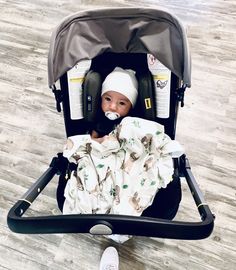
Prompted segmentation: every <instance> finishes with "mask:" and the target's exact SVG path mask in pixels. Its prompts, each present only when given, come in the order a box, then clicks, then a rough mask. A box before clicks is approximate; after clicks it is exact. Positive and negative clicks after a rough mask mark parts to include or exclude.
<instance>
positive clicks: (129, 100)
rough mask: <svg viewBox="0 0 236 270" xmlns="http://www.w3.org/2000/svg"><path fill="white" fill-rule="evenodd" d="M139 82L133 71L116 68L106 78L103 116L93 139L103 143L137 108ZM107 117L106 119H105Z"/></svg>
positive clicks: (103, 90)
mask: <svg viewBox="0 0 236 270" xmlns="http://www.w3.org/2000/svg"><path fill="white" fill-rule="evenodd" d="M137 96H138V82H137V79H136V77H135V72H134V71H133V70H131V69H126V70H125V69H122V68H120V67H116V68H115V69H114V70H113V71H112V72H111V73H110V74H108V76H107V77H106V78H105V80H104V82H103V84H102V91H101V99H102V101H101V109H102V112H103V114H104V115H103V116H102V117H101V119H100V121H98V123H97V124H96V126H95V128H94V130H93V131H92V134H91V137H92V138H93V139H94V140H96V141H98V142H100V143H102V142H103V141H104V139H105V138H106V136H105V135H107V134H108V133H110V132H111V131H112V130H113V129H114V127H115V126H116V125H117V124H118V123H119V122H120V121H121V119H122V118H123V117H125V116H127V115H128V114H129V112H130V111H131V109H132V108H133V107H134V106H135V103H136V100H137ZM104 116H105V117H104Z"/></svg>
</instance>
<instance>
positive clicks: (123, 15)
mask: <svg viewBox="0 0 236 270" xmlns="http://www.w3.org/2000/svg"><path fill="white" fill-rule="evenodd" d="M121 22H122V23H121ZM114 29H116V34H115V35H114ZM149 56H150V57H151V58H150V59H152V57H153V59H154V58H157V59H158V60H159V61H160V63H161V65H162V67H164V68H165V69H168V70H169V74H171V75H170V76H169V77H168V75H163V74H162V75H161V76H160V74H157V73H155V72H154V71H153V70H152V69H151V68H150V66H149V64H148V63H149V62H148V61H147V57H149ZM83 61H85V62H83ZM86 61H87V62H86ZM81 63H89V64H88V65H87V67H88V68H86V70H87V74H86V76H85V79H84V82H83V86H81V91H80V92H76V91H72V90H73V89H74V88H73V84H70V83H71V82H79V83H80V85H81V84H82V82H81V78H74V77H73V72H74V70H75V69H76V68H75V67H76V66H77V65H78V66H80V64H81ZM150 63H151V64H153V63H152V61H151V62H150ZM115 66H121V67H123V68H131V69H134V70H135V71H136V74H137V79H138V82H139V91H138V92H139V96H138V102H137V105H136V106H135V108H134V110H133V112H132V113H133V115H134V116H138V117H143V118H145V119H149V120H153V121H156V122H158V123H160V124H162V125H164V127H165V133H166V134H168V135H169V136H170V138H171V139H174V138H175V127H176V122H177V114H178V107H179V103H181V106H183V105H184V104H183V102H184V99H183V98H184V91H185V88H186V87H190V85H191V80H190V73H191V72H190V71H191V65H190V56H189V52H188V46H187V40H186V35H185V31H184V29H183V27H182V25H181V23H180V22H179V20H178V19H177V18H176V17H174V16H173V15H171V14H170V13H168V12H166V11H162V10H158V9H145V8H144V9H139V8H115V9H112V10H111V9H99V10H93V11H92V10H91V11H84V12H79V13H76V14H73V15H71V16H69V17H67V18H65V20H63V21H62V23H61V24H60V25H59V26H58V27H57V28H56V29H55V31H54V32H53V35H52V39H51V45H50V51H49V57H48V72H49V74H48V75H49V86H50V88H51V89H52V91H53V93H54V94H55V98H56V106H57V110H58V111H60V110H61V103H62V106H63V114H64V120H65V128H66V135H67V137H69V136H73V135H77V134H86V133H88V132H89V131H90V130H91V129H92V127H93V125H94V122H96V113H97V111H98V110H99V108H98V104H99V103H100V102H99V99H100V91H101V84H102V81H103V79H104V78H105V76H106V75H107V74H108V73H109V72H110V71H111V70H112V69H113V68H114V67H115ZM76 72H77V71H76ZM83 76H84V75H83ZM166 76H167V77H166ZM58 80H59V81H60V87H61V89H60V90H59V89H57V86H56V85H57V81H58ZM168 87H169V91H168V92H167V93H168V95H166V96H165V98H164V99H161V98H160V96H159V94H160V93H161V94H163V92H161V91H160V92H157V90H163V89H164V90H165V89H168ZM76 89H79V88H78V87H77V86H76ZM82 89H83V91H82ZM76 93H77V94H78V95H77V94H76ZM75 95H77V98H76V97H75ZM162 97H163V96H162ZM160 100H162V101H163V100H164V101H165V102H166V100H167V101H168V104H167V105H168V106H167V107H166V108H165V110H164V111H161V109H163V108H162V105H159V104H158V102H159V101H160ZM73 103H74V105H73ZM76 104H77V105H76ZM70 166H73V164H70V163H69V162H68V160H67V159H65V158H63V156H62V153H59V154H58V155H57V157H54V158H53V159H52V162H51V164H50V166H49V168H48V170H47V171H46V172H45V173H44V174H43V175H42V176H41V177H40V178H39V179H38V180H37V181H36V182H35V184H34V185H33V186H32V187H31V188H30V189H29V190H28V191H27V192H26V194H24V195H23V197H22V198H21V199H20V200H19V201H18V202H16V204H15V205H14V206H13V207H12V208H11V209H10V211H9V213H8V226H9V227H10V229H11V230H12V231H14V232H18V233H72V232H73V233H75V232H76V233H88V232H89V233H91V234H128V235H142V236H152V237H164V238H175V239H202V238H205V237H208V236H209V235H210V234H211V232H212V230H213V226H214V216H213V215H212V213H211V211H210V209H209V207H208V205H207V203H206V202H205V200H204V198H203V196H202V193H201V191H200V189H199V187H198V185H197V183H196V180H195V178H194V176H193V175H192V173H191V168H190V165H189V162H188V159H187V158H186V156H185V155H183V156H181V157H180V158H179V159H174V169H175V172H174V176H173V178H174V180H173V181H172V182H171V184H170V185H169V187H170V188H169V189H170V190H168V188H167V189H165V190H164V189H163V190H162V191H161V192H160V193H159V192H158V193H159V194H157V196H156V198H155V200H154V203H153V205H152V206H151V207H149V208H147V209H146V210H145V211H144V213H143V216H141V217H134V216H124V215H105V214H104V215H103V214H97V215H92V214H91V215H84V214H80V215H57V216H37V217H24V216H23V215H24V213H25V212H26V210H27V209H28V208H29V207H30V205H31V203H32V202H33V201H34V200H35V199H36V198H37V196H38V195H39V194H40V193H41V191H42V190H43V189H44V188H45V187H46V185H47V184H48V183H49V182H50V180H51V179H52V178H53V177H54V175H55V174H60V175H61V176H60V180H61V181H63V179H64V175H65V171H66V170H68V169H70ZM180 178H183V179H186V181H187V183H188V185H189V188H190V191H191V194H192V196H193V198H194V201H195V203H196V206H197V209H198V211H199V214H200V217H201V221H200V222H184V221H175V220H171V219H172V218H173V217H174V216H175V214H176V211H177V210H178V205H179V202H180V200H181V190H180ZM170 194H171V195H170ZM165 199H168V201H169V203H170V204H169V205H168V207H167V208H166V209H163V208H160V205H161V202H162V201H163V200H165ZM172 200H173V201H172Z"/></svg>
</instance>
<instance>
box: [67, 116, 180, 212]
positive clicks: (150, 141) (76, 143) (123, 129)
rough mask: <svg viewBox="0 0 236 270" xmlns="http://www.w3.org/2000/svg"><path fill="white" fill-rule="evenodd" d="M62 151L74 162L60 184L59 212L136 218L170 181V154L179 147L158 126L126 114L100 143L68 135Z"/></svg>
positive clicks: (171, 169) (177, 152)
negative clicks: (73, 168)
mask: <svg viewBox="0 0 236 270" xmlns="http://www.w3.org/2000/svg"><path fill="white" fill-rule="evenodd" d="M63 153H64V156H65V157H67V158H70V157H72V158H73V159H75V160H76V162H77V164H78V168H77V170H76V171H73V172H72V173H71V177H70V179H69V180H68V182H67V185H66V188H65V193H64V196H65V198H66V200H65V203H64V207H63V213H64V214H80V213H82V214H92V213H93V214H123V215H135V216H139V215H141V213H142V211H143V210H144V209H145V208H147V207H148V206H149V205H151V203H152V201H153V199H154V197H155V195H156V192H157V191H158V190H159V189H160V188H165V187H166V186H167V185H168V183H169V182H170V181H172V175H173V172H174V168H173V161H172V158H173V157H179V156H180V155H182V154H183V149H182V147H181V146H180V144H179V143H178V142H177V141H173V140H171V139H170V138H169V137H168V136H167V135H166V134H165V133H164V127H163V126H162V125H160V124H158V123H156V122H153V121H149V120H144V119H141V118H136V117H126V118H124V119H123V120H122V121H121V123H120V125H118V126H117V127H116V128H115V130H113V131H112V132H111V133H110V134H109V135H108V136H106V137H105V139H104V141H103V142H102V143H98V142H97V141H95V140H93V139H91V137H90V135H78V136H73V137H70V138H69V143H68V144H67V147H66V149H65V150H64V152H63Z"/></svg>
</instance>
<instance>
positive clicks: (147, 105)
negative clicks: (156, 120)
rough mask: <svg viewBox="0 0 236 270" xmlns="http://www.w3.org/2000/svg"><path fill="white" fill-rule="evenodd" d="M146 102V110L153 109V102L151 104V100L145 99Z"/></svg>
mask: <svg viewBox="0 0 236 270" xmlns="http://www.w3.org/2000/svg"><path fill="white" fill-rule="evenodd" d="M144 102H145V107H146V109H151V108H152V102H151V99H150V98H145V99H144Z"/></svg>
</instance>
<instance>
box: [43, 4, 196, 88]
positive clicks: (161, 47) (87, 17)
mask: <svg viewBox="0 0 236 270" xmlns="http://www.w3.org/2000/svg"><path fill="white" fill-rule="evenodd" d="M104 52H115V53H150V54H152V55H154V56H155V57H156V58H157V59H158V60H159V61H160V62H162V64H164V65H165V66H166V67H167V68H169V69H170V70H171V71H172V72H173V73H174V74H176V75H177V76H178V77H179V78H180V79H181V80H182V81H183V84H186V86H188V87H190V86H191V63H190V55H189V51H188V44H187V39H186V34H185V30H184V28H183V26H182V24H181V23H180V21H179V20H178V19H177V18H176V17H175V16H173V15H171V14H169V13H168V12H166V11H163V10H159V9H153V8H151V9H150V8H104V9H97V10H89V11H82V12H78V13H75V14H73V15H71V16H68V17H66V18H65V19H64V20H63V21H62V22H61V23H60V24H59V25H58V27H57V28H56V29H55V30H54V32H53V33H52V37H51V43H50V49H49V56H48V80H49V86H50V87H51V86H52V85H53V84H54V83H55V82H56V81H57V80H58V79H59V78H60V77H61V76H62V75H63V74H64V73H65V72H66V71H68V70H69V69H70V68H72V67H73V66H74V65H75V64H76V63H77V62H79V61H80V60H85V59H92V58H94V57H95V56H98V55H100V54H102V53H104Z"/></svg>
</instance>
